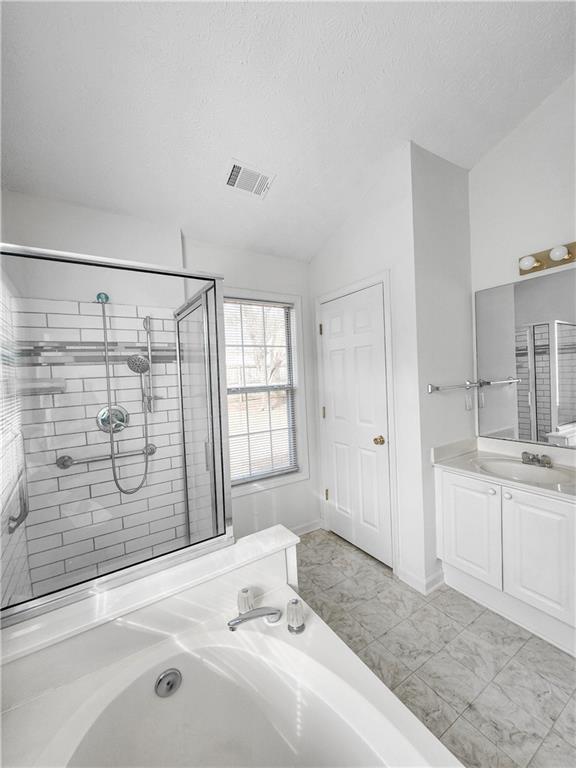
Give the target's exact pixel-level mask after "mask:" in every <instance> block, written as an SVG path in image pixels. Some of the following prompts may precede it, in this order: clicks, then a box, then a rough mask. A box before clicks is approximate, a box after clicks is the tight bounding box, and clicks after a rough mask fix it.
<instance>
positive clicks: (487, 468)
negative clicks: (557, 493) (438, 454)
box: [478, 458, 574, 485]
mask: <svg viewBox="0 0 576 768" xmlns="http://www.w3.org/2000/svg"><path fill="white" fill-rule="evenodd" d="M478 466H479V468H480V469H482V470H483V471H484V472H489V473H490V474H491V475H496V476H497V477H502V478H504V479H505V480H516V481H517V482H520V483H538V484H546V485H548V484H550V485H556V484H558V483H573V482H574V473H573V472H571V471H570V470H569V469H563V468H561V467H540V466H539V465H537V464H523V463H522V462H521V461H518V460H517V459H508V458H501V459H500V458H497V459H481V460H480V461H478Z"/></svg>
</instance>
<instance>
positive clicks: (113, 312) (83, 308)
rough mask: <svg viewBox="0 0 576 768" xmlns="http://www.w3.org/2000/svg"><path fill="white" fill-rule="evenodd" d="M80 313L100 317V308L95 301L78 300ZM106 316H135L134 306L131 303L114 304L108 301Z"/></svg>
mask: <svg viewBox="0 0 576 768" xmlns="http://www.w3.org/2000/svg"><path fill="white" fill-rule="evenodd" d="M80 313H81V314H82V315H99V316H100V317H102V308H101V306H100V304H98V303H97V302H83V301H82V302H80ZM106 315H107V316H108V317H136V307H135V306H133V305H131V304H114V303H112V302H110V304H108V305H107V306H106Z"/></svg>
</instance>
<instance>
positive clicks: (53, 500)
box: [30, 487, 89, 510]
mask: <svg viewBox="0 0 576 768" xmlns="http://www.w3.org/2000/svg"><path fill="white" fill-rule="evenodd" d="M88 497H89V489H88V488H86V487H83V488H71V489H70V490H69V491H55V492H54V493H46V494H44V495H43V496H34V497H33V498H31V499H30V509H31V510H35V509H40V508H41V507H50V506H53V505H55V504H65V503H69V502H72V501H79V500H81V499H87V498H88Z"/></svg>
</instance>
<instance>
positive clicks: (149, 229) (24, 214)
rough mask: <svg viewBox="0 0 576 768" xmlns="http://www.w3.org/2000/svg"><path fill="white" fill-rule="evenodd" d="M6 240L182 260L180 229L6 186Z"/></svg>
mask: <svg viewBox="0 0 576 768" xmlns="http://www.w3.org/2000/svg"><path fill="white" fill-rule="evenodd" d="M2 241H3V242H4V243H13V244H17V245H26V246H30V247H33V248H46V249H48V250H55V251H71V252H73V253H83V254H88V255H90V256H105V257H107V258H109V259H126V260H128V261H143V262H145V263H147V264H161V265H162V266H164V267H175V268H178V267H181V266H182V246H181V242H180V230H179V229H178V228H177V227H174V226H173V225H170V224H163V223H157V222H155V223H152V222H149V221H144V220H143V219H137V218H135V217H134V216H123V215H120V214H116V213H110V212H108V211H102V210H99V209H95V208H86V207H85V206H81V205H72V204H70V203H62V202H59V201H57V200H48V199H46V198H42V197H33V196H31V195H23V194H21V193H19V192H11V191H9V190H2Z"/></svg>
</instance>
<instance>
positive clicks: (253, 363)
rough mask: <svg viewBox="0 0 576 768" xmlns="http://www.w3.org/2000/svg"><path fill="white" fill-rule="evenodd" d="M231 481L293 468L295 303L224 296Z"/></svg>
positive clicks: (295, 467)
mask: <svg viewBox="0 0 576 768" xmlns="http://www.w3.org/2000/svg"><path fill="white" fill-rule="evenodd" d="M224 327H225V336H226V372H227V380H228V422H229V430H230V432H229V434H230V469H231V475H232V484H233V485H239V484H240V483H246V482H250V481H252V480H259V479H263V478H266V477H271V476H274V475H280V474H284V473H287V472H295V471H296V470H298V460H297V452H296V419H295V395H296V392H295V387H294V350H293V337H294V307H293V306H292V305H290V304H278V303H275V302H266V301H249V300H245V299H225V301H224Z"/></svg>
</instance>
